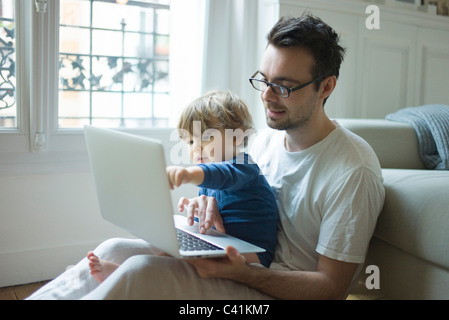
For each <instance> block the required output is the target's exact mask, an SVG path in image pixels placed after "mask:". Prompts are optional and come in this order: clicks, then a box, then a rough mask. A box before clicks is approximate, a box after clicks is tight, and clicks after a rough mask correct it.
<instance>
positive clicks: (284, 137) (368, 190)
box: [192, 16, 384, 299]
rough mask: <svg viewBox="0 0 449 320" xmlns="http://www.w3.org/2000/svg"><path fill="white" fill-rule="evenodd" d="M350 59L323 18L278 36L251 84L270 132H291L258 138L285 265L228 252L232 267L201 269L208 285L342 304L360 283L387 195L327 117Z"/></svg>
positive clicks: (258, 157)
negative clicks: (230, 284) (218, 281)
mask: <svg viewBox="0 0 449 320" xmlns="http://www.w3.org/2000/svg"><path fill="white" fill-rule="evenodd" d="M343 54H344V50H343V49H342V48H341V47H340V46H339V45H338V36H337V35H336V34H335V32H334V31H333V30H332V29H331V28H330V27H328V26H327V25H326V24H324V23H323V22H322V21H321V20H319V19H317V18H314V17H310V16H306V17H302V18H298V19H296V18H291V19H285V18H282V19H281V20H280V21H279V22H278V23H277V24H276V25H275V26H274V27H273V29H272V30H271V31H270V33H269V35H268V46H267V48H266V51H265V54H264V55H263V58H262V62H261V65H260V69H259V71H258V72H256V74H254V76H253V78H252V79H250V81H251V83H252V85H253V86H254V88H255V89H257V90H260V91H262V93H261V98H262V101H263V103H264V106H265V112H266V119H267V124H268V125H269V126H270V127H271V128H273V129H278V130H284V131H285V132H282V131H281V132H279V131H277V132H276V131H271V132H268V133H266V134H264V135H262V137H258V140H256V141H254V143H253V144H254V145H255V147H256V148H255V150H253V152H252V155H253V157H254V159H255V161H256V162H257V163H258V164H259V166H260V167H261V169H262V171H263V172H264V173H265V174H266V175H267V179H268V181H269V183H270V185H271V186H272V188H273V189H274V191H275V193H276V195H277V199H278V206H279V211H280V212H279V214H280V232H279V234H278V236H279V239H278V242H279V244H278V247H277V249H276V258H275V262H274V263H273V264H272V265H271V267H270V268H269V269H264V268H257V267H254V266H251V265H248V264H246V263H245V261H244V259H243V258H242V256H241V255H240V254H239V253H238V252H236V250H234V249H232V248H228V257H229V260H228V261H226V263H222V262H217V261H213V260H199V261H195V262H192V265H194V266H195V268H196V269H197V271H198V273H199V274H200V276H202V277H206V278H208V277H215V278H226V279H231V280H234V281H237V282H239V283H242V284H245V285H247V286H249V287H251V288H255V289H257V290H259V291H261V292H264V293H266V294H269V295H270V296H273V297H276V298H281V299H304V298H311V299H316V298H325V299H329V298H331V299H334V298H335V299H341V298H344V297H345V296H346V293H347V290H348V287H349V286H350V284H351V282H352V283H354V282H355V280H356V279H357V274H358V273H356V271H357V268H358V267H359V266H361V264H362V263H363V262H364V258H365V255H366V251H367V248H368V243H369V240H370V238H371V235H372V233H373V231H374V227H375V224H376V221H377V217H378V214H379V213H380V210H381V208H382V206H383V200H384V188H383V186H382V176H381V170H380V167H379V164H378V161H377V158H376V156H375V154H374V152H373V151H372V150H371V148H370V147H369V146H368V145H367V144H366V142H364V141H363V140H361V139H360V138H358V137H356V136H354V135H353V134H351V133H349V132H347V131H346V130H344V129H342V128H341V127H339V126H338V125H337V124H335V123H334V122H332V121H331V120H330V119H329V118H328V117H327V116H326V114H325V110H324V103H325V101H326V99H327V98H328V97H329V95H330V94H331V93H332V91H333V90H334V88H335V85H336V81H337V77H338V75H339V68H340V63H341V61H342V60H343ZM257 75H259V78H254V77H256V76H257ZM259 136H260V135H259ZM204 201H205V200H204ZM204 201H203V202H204ZM207 201H211V200H210V199H208V200H207ZM204 207H205V206H204V203H201V202H200V203H199V208H200V209H202V208H204ZM202 211H203V210H202ZM208 216H209V217H211V218H210V219H215V218H214V217H216V216H217V215H216V214H215V213H209V214H208ZM204 221H205V223H207V222H208V221H207V219H204Z"/></svg>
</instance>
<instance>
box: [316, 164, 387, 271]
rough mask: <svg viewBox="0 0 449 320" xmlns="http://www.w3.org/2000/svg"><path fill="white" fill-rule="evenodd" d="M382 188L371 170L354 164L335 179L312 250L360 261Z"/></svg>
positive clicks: (344, 259)
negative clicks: (354, 167) (356, 166)
mask: <svg viewBox="0 0 449 320" xmlns="http://www.w3.org/2000/svg"><path fill="white" fill-rule="evenodd" d="M384 197H385V189H384V186H383V183H382V181H381V179H379V177H378V176H376V175H375V174H374V173H373V172H372V171H371V170H369V169H366V168H357V169H355V170H353V171H351V172H350V173H348V175H346V176H344V177H342V178H341V179H340V181H337V183H336V184H335V187H334V188H332V191H331V192H330V194H329V195H328V196H327V200H326V202H325V203H324V207H323V210H322V221H321V227H320V235H319V239H318V245H317V247H316V251H317V252H318V253H319V254H321V255H324V256H326V257H329V258H332V259H336V260H340V261H345V262H351V263H363V262H364V261H365V256H366V253H367V250H368V245H369V242H370V239H371V237H372V235H373V232H374V229H375V226H376V223H377V218H378V216H379V214H380V211H381V210H382V207H383V202H384Z"/></svg>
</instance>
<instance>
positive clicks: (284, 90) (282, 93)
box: [249, 71, 324, 98]
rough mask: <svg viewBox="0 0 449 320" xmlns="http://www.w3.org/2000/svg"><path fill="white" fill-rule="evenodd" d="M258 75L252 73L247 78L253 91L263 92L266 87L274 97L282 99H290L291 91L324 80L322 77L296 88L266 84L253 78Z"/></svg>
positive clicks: (266, 82)
mask: <svg viewBox="0 0 449 320" xmlns="http://www.w3.org/2000/svg"><path fill="white" fill-rule="evenodd" d="M258 73H259V71H256V73H254V74H253V75H252V76H251V78H249V82H250V83H251V85H252V86H253V88H254V89H256V90H258V91H262V92H265V91H266V90H267V89H268V87H270V88H271V90H272V91H273V92H274V94H275V95H277V96H279V97H282V98H288V97H290V94H291V93H292V92H293V91H296V90H299V89H302V88H304V87H307V86H308V85H310V84H312V83H314V82H315V81H318V80H321V79H322V78H324V76H321V77H318V78H315V79H313V80H311V81H309V82H306V83H303V84H301V85H299V86H296V87H290V88H289V87H286V86H281V85H279V84H276V83H272V82H268V81H265V80H262V79H256V78H254V77H255V76H256V75H257V74H258Z"/></svg>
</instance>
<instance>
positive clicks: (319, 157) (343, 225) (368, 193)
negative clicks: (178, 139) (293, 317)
mask: <svg viewBox="0 0 449 320" xmlns="http://www.w3.org/2000/svg"><path fill="white" fill-rule="evenodd" d="M285 134H286V133H285V131H278V130H273V129H266V130H262V131H261V132H260V133H258V134H257V136H256V138H255V139H254V141H252V144H251V150H250V153H251V155H252V157H253V158H254V160H255V161H256V163H257V164H258V165H259V167H260V168H261V171H262V173H263V174H264V175H265V176H266V178H267V180H268V182H269V184H270V185H271V187H272V189H273V191H274V193H275V195H276V199H277V205H278V210H279V219H280V220H279V230H278V245H277V247H276V252H275V259H274V261H273V262H272V264H271V266H270V268H273V269H283V270H306V271H314V270H316V267H317V263H318V254H321V255H324V256H326V257H329V258H332V259H336V260H340V261H345V262H352V263H363V262H364V259H365V256H366V253H367V249H368V245H369V241H370V239H371V236H372V234H373V232H374V228H375V226H376V221H377V217H378V215H379V213H380V211H381V209H382V207H383V202H384V196H385V190H384V187H383V179H382V172H381V169H380V165H379V161H378V159H377V157H376V155H375V153H374V151H373V150H372V148H371V147H370V146H369V145H368V143H367V142H365V141H364V140H363V139H362V138H360V137H359V136H357V135H355V134H353V133H352V132H350V131H348V130H347V129H345V128H343V127H341V126H339V125H338V124H337V128H336V129H334V130H333V131H332V132H331V133H330V134H329V135H328V136H327V137H326V138H325V139H324V140H322V141H320V142H319V143H317V144H315V145H313V146H311V147H310V148H308V149H305V150H303V151H300V152H288V151H287V150H286V149H285V143H284V141H285Z"/></svg>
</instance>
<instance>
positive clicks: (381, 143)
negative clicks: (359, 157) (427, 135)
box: [336, 119, 426, 169]
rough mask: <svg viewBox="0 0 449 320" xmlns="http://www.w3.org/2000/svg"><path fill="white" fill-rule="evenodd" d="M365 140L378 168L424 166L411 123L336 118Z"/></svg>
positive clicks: (416, 167)
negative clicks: (377, 159) (375, 156)
mask: <svg viewBox="0 0 449 320" xmlns="http://www.w3.org/2000/svg"><path fill="white" fill-rule="evenodd" d="M336 121H337V122H338V123H339V124H340V125H341V126H342V127H345V128H347V129H349V130H351V131H352V132H354V133H355V134H357V135H359V136H360V137H362V138H363V139H365V140H366V142H368V143H369V144H370V145H371V147H372V148H373V149H374V152H375V153H376V155H377V157H378V158H379V162H380V165H381V167H382V168H395V169H425V168H426V167H425V166H424V163H423V161H422V160H421V157H420V155H419V145H418V137H417V135H416V132H415V130H414V129H413V128H412V126H410V125H408V124H404V123H400V122H394V121H389V120H384V119H336Z"/></svg>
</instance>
